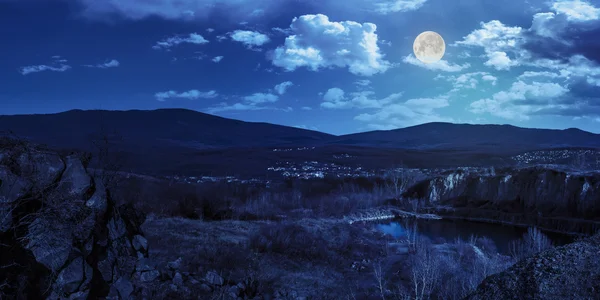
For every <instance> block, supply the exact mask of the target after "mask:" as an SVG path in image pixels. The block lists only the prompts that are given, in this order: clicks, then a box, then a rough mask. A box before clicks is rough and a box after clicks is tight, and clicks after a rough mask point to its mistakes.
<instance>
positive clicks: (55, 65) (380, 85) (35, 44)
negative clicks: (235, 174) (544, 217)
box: [0, 0, 600, 134]
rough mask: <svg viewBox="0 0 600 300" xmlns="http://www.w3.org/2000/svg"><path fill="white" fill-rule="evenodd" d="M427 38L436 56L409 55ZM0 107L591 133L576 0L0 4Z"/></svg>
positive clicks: (594, 94)
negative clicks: (435, 36)
mask: <svg viewBox="0 0 600 300" xmlns="http://www.w3.org/2000/svg"><path fill="white" fill-rule="evenodd" d="M427 30H432V31H436V32H438V33H440V34H441V35H442V36H443V38H444V40H445V42H446V44H447V49H446V54H445V56H444V58H443V60H441V61H439V62H437V63H434V64H428V65H425V64H422V63H420V62H419V61H418V60H416V58H415V57H414V55H413V54H412V43H413V41H414V38H415V37H416V36H417V35H418V34H419V33H421V32H423V31H427ZM0 37H1V41H2V45H1V49H2V50H1V53H2V56H1V57H0V114H24V113H51V112H60V111H65V110H70V109H75V108H79V109H119V110H123V109H156V108H170V107H179V108H189V109H194V110H198V111H202V112H207V113H211V114H216V115H219V116H224V117H230V118H236V119H241V120H247V121H265V122H271V123H277V124H283V125H289V126H297V127H302V128H309V129H316V130H320V131H324V132H328V133H333V134H344V133H352V132H357V131H366V130H373V129H392V128H398V127H405V126H411V125H416V124H421V123H426V122H435V121H447V122H458V123H486V124H489V123H499V124H513V125H517V126H523V127H542V128H569V127H578V128H581V129H584V130H588V131H592V132H600V4H599V3H598V2H596V1H591V0H589V2H586V1H583V0H551V1H542V0H526V1H497V0H344V1H339V0H319V1H316V0H103V1H99V0H0Z"/></svg>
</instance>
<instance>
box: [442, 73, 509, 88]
mask: <svg viewBox="0 0 600 300" xmlns="http://www.w3.org/2000/svg"><path fill="white" fill-rule="evenodd" d="M440 79H445V80H447V81H448V82H450V83H452V86H453V89H452V92H455V91H459V90H462V89H474V88H477V86H478V85H479V82H480V80H481V81H485V82H489V83H490V84H492V85H496V83H497V81H498V78H497V77H496V76H493V75H491V74H490V73H487V72H471V73H464V74H461V75H458V76H444V75H441V74H438V75H437V76H436V77H435V78H434V80H440Z"/></svg>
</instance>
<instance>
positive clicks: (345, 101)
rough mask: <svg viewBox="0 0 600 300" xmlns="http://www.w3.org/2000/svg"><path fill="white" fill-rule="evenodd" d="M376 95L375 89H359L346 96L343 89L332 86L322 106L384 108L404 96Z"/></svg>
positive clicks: (330, 107)
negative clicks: (381, 96)
mask: <svg viewBox="0 0 600 300" xmlns="http://www.w3.org/2000/svg"><path fill="white" fill-rule="evenodd" d="M374 95H375V92H373V91H359V92H354V93H350V95H349V97H346V94H345V92H344V91H343V90H342V89H340V88H330V89H329V90H327V92H326V93H325V95H323V102H322V103H321V107H323V108H328V109H348V108H382V107H384V106H385V105H388V104H390V103H393V102H396V101H398V99H400V98H401V97H402V93H395V94H391V95H389V96H388V97H385V98H383V99H377V98H374V97H373V96H374Z"/></svg>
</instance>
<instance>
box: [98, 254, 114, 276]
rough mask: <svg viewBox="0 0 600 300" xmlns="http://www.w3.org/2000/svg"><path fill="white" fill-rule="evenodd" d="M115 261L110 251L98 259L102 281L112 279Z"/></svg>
mask: <svg viewBox="0 0 600 300" xmlns="http://www.w3.org/2000/svg"><path fill="white" fill-rule="evenodd" d="M115 262H116V258H115V255H114V253H113V252H112V251H108V253H107V254H106V257H105V258H104V259H102V260H100V261H98V271H99V272H100V275H102V279H104V281H106V282H111V281H112V279H113V270H114V265H115Z"/></svg>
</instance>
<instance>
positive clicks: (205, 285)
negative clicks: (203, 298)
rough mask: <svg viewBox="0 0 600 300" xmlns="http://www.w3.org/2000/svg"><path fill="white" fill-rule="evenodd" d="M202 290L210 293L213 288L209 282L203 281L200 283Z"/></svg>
mask: <svg viewBox="0 0 600 300" xmlns="http://www.w3.org/2000/svg"><path fill="white" fill-rule="evenodd" d="M200 290H201V291H203V292H206V293H210V292H212V290H213V289H212V288H211V287H210V286H209V285H208V284H206V283H203V284H201V285H200Z"/></svg>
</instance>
